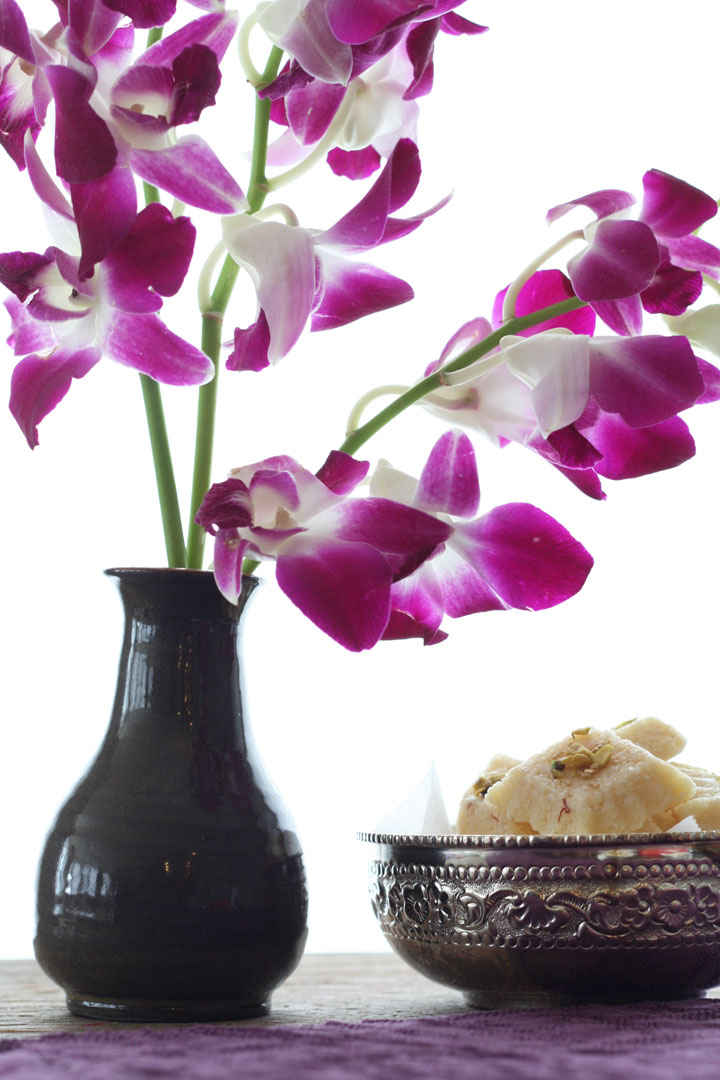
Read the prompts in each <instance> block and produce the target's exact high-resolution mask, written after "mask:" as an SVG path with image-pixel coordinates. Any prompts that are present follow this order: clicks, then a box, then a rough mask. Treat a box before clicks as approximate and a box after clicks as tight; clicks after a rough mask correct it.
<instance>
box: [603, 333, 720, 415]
mask: <svg viewBox="0 0 720 1080" xmlns="http://www.w3.org/2000/svg"><path fill="white" fill-rule="evenodd" d="M589 349H590V389H591V392H592V394H593V395H594V397H595V398H596V399H597V401H598V404H599V405H600V406H601V408H603V409H605V411H606V412H611V413H620V415H621V416H622V418H623V420H625V422H626V423H627V424H629V425H630V427H634V428H641V427H650V426H651V425H653V424H659V423H660V422H661V421H663V420H667V419H668V418H669V417H670V416H672V415H673V414H674V413H677V412H679V411H680V410H681V409H687V408H689V407H690V406H691V405H693V404H694V403H695V401H697V399H698V398H699V397H700V395H701V394H702V392H703V380H702V376H701V375H700V372H699V371H698V365H697V360H696V359H695V357H694V355H693V351H692V349H691V347H690V344H689V343H688V341H687V340H686V339H685V338H684V337H662V336H659V335H649V336H646V337H638V338H612V339H607V338H606V339H603V338H593V339H591V340H590V344H589Z"/></svg>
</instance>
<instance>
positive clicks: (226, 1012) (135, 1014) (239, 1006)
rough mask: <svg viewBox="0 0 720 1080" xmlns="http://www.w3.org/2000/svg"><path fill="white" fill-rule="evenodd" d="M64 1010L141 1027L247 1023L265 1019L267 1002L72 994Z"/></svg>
mask: <svg viewBox="0 0 720 1080" xmlns="http://www.w3.org/2000/svg"><path fill="white" fill-rule="evenodd" d="M67 1007H68V1010H69V1011H70V1012H71V1013H72V1015H73V1016H87V1017H90V1018H91V1019H92V1020H122V1021H124V1022H125V1023H133V1022H139V1023H143V1024H184V1023H201V1022H203V1021H213V1020H250V1019H252V1018H253V1017H257V1016H267V1015H268V1013H269V1012H270V1002H269V1001H260V1002H252V1001H242V1000H238V999H234V998H229V999H228V998H217V999H212V998H211V999H208V1000H200V1001H195V1000H192V999H183V998H178V999H173V998H167V999H164V998H154V999H153V998H103V997H92V998H89V997H82V996H81V995H76V994H68V995H67Z"/></svg>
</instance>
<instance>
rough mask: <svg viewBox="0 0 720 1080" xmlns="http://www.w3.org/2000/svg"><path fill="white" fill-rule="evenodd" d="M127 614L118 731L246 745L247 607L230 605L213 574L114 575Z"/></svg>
mask: <svg viewBox="0 0 720 1080" xmlns="http://www.w3.org/2000/svg"><path fill="white" fill-rule="evenodd" d="M108 573H110V574H111V575H112V576H114V577H116V579H117V581H118V584H119V589H120V595H121V599H122V602H123V605H124V608H125V637H124V641H123V647H122V652H121V657H120V668H119V676H118V688H117V696H116V701H115V710H114V717H113V720H114V724H113V726H114V727H115V729H116V731H118V730H119V729H121V728H124V729H125V730H126V733H129V732H130V730H131V729H134V728H135V727H136V726H137V725H138V724H143V725H148V724H151V725H153V726H157V725H160V726H161V727H165V728H167V730H168V734H171V733H172V732H175V733H179V730H182V729H187V730H188V731H189V732H192V734H193V741H195V740H197V739H199V740H201V741H202V742H207V743H208V744H212V745H216V746H218V747H220V746H224V747H225V748H229V747H231V746H234V747H235V748H236V749H240V748H241V747H242V746H244V743H245V736H244V732H243V704H242V691H243V685H242V670H241V665H240V658H239V655H238V647H239V643H240V627H241V619H242V615H243V613H244V610H245V604H246V602H247V600H248V599H249V597H250V595H251V594H252V592H253V591H254V589H255V587H256V585H257V579H254V578H248V579H246V582H245V585H244V588H243V592H242V595H241V598H240V603H239V604H238V605H237V606H235V605H233V604H230V603H228V601H227V600H225V599H224V597H222V596H221V594H220V593H219V592H218V590H217V587H216V585H215V582H214V580H213V578H212V575H211V574H209V573H203V572H201V571H187V570H113V571H108Z"/></svg>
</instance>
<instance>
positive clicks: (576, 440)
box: [421, 270, 718, 498]
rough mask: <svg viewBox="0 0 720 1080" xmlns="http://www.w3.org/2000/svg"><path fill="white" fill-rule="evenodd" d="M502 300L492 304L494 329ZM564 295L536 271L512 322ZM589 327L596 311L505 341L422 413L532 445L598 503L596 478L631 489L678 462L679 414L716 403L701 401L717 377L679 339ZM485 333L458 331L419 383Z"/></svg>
mask: <svg viewBox="0 0 720 1080" xmlns="http://www.w3.org/2000/svg"><path fill="white" fill-rule="evenodd" d="M505 291H506V290H505ZM505 291H503V292H501V293H500V294H499V295H498V296H497V298H496V300H495V304H494V307H493V322H494V323H495V324H498V323H499V321H500V319H501V311H502V305H503V300H504V297H505ZM569 295H572V288H571V286H570V282H569V281H568V279H567V278H566V277H565V275H564V274H562V273H560V271H558V270H544V271H538V272H537V273H536V274H534V275H533V277H532V278H530V279H529V280H528V281H527V282H526V283H525V285H524V286H523V288H522V289H521V291H520V293H519V295H518V300H517V305H516V312H517V314H518V315H519V316H522V315H527V314H530V313H532V312H535V311H538V310H541V309H542V308H544V307H549V306H551V305H552V304H554V303H556V302H558V301H560V300H562V299H565V298H566V297H567V296H569ZM594 325H595V315H594V313H593V312H592V310H591V309H590V308H581V309H579V310H577V311H572V312H569V313H567V314H565V315H563V316H560V317H558V318H556V319H554V320H552V322H551V323H550V322H545V323H540V324H538V325H536V326H534V327H532V328H531V329H530V330H527V331H524V332H522V333H521V334H519V335H515V336H507V337H505V338H503V339H502V340H501V342H500V346H499V348H498V349H496V350H494V352H492V353H490V354H489V355H488V357H487V358H486V359H484V360H483V361H481V362H480V363H479V364H477V365H475V367H476V368H477V369H479V370H478V372H477V373H476V372H475V370H474V368H473V367H470V368H467V369H466V370H465V371H461V372H458V373H457V374H455V375H452V376H449V377H448V385H446V386H444V387H441V388H440V389H439V390H437V391H435V392H434V393H432V394H431V395H429V396H428V397H427V398H424V399H422V400H421V404H423V405H424V406H425V407H426V408H427V409H429V410H430V411H431V412H433V413H434V414H435V415H439V416H441V417H442V418H443V419H445V420H448V419H452V420H453V422H454V423H455V424H458V425H461V426H463V427H467V428H470V429H474V430H476V431H479V432H481V433H482V434H483V435H485V436H486V437H488V438H490V439H491V441H493V442H494V443H495V444H496V445H498V446H502V445H505V444H506V443H508V442H518V443H520V444H522V445H525V446H528V447H529V448H531V449H533V450H535V451H537V452H538V453H539V454H540V455H541V456H542V457H544V458H546V459H547V460H548V461H550V462H551V463H552V464H553V465H555V466H556V467H557V468H558V469H559V470H560V471H561V472H562V473H563V474H564V475H566V476H567V477H568V478H569V479H571V480H572V481H573V483H575V484H576V485H577V486H578V487H579V488H580V489H581V490H583V491H584V492H585V493H586V494H588V495H591V496H592V497H594V498H604V493H603V491H602V487H601V483H600V480H599V477H601V476H604V477H607V478H609V479H616V480H617V479H628V478H630V477H636V476H642V475H646V474H647V473H650V472H657V471H660V470H662V469H669V468H673V467H674V466H676V465H679V464H680V463H681V462H683V461H686V460H687V459H688V458H689V457H691V456H692V455H693V454H694V452H695V444H694V442H693V439H692V436H691V435H690V432H689V430H688V428H687V425H686V424H685V423H684V421H682V420H680V419H679V417H678V416H677V415H676V414H677V413H678V412H680V411H682V410H683V409H686V408H688V407H689V406H690V405H692V404H695V403H696V402H698V401H704V400H715V399H714V397H712V396H707V395H708V394H711V393H712V391H711V389H710V388H711V387H712V386H714V383H715V381H716V379H717V375H718V373H717V372H716V370H715V369H714V368H712V366H711V365H709V364H705V363H704V362H702V361H699V360H698V358H697V357H695V356H694V355H693V353H692V350H691V348H690V346H689V344H688V342H687V341H686V340H685V339H684V338H678V339H672V338H667V337H660V336H657V335H656V336H652V337H641V338H634V339H632V340H630V341H628V340H625V339H622V338H620V339H617V338H601V337H593V336H592V332H593V329H594ZM492 329H493V327H492V326H491V324H490V323H489V322H488V321H487V320H486V319H474V320H471V321H470V322H469V323H466V324H465V325H464V326H463V327H461V328H460V330H458V331H457V333H456V334H454V335H453V337H452V338H451V339H450V341H449V342H448V343H447V345H446V346H445V348H444V349H443V351H442V353H441V356H440V358H439V360H438V361H436V362H435V363H434V364H432V365H430V367H429V368H428V370H427V371H426V374H428V373H430V372H431V371H433V370H436V369H437V368H439V367H441V366H442V365H443V364H445V363H446V362H447V361H448V360H450V359H452V357H453V356H455V355H457V354H458V353H460V352H462V351H464V350H465V349H467V348H468V347H470V346H471V345H473V344H475V343H476V342H477V341H479V340H482V339H483V338H485V337H487V336H489V334H490V333H491V330H492Z"/></svg>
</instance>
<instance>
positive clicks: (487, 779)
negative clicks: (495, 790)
mask: <svg viewBox="0 0 720 1080" xmlns="http://www.w3.org/2000/svg"><path fill="white" fill-rule="evenodd" d="M499 780H502V775H501V774H500V773H490V775H489V776H478V778H477V780H476V781H475V783H474V784H473V786H472V791H473V794H474V795H481V796H483V795H486V794H487V793H488V791H489V790H490V788H491V787H492V786H493V784H497V782H498V781H499Z"/></svg>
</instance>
